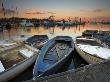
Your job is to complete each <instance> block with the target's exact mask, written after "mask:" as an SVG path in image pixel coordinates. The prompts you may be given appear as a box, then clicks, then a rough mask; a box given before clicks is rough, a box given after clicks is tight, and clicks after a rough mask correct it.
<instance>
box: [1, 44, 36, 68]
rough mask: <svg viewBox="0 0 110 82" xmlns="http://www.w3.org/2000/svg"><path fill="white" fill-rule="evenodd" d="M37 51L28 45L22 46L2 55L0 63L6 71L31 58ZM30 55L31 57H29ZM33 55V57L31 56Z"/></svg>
mask: <svg viewBox="0 0 110 82" xmlns="http://www.w3.org/2000/svg"><path fill="white" fill-rule="evenodd" d="M35 52H36V51H34V50H32V49H30V48H29V47H28V46H26V45H21V46H18V47H16V48H12V49H10V50H9V51H8V50H6V51H4V52H2V53H0V61H1V63H2V64H3V67H4V68H5V70H6V69H8V68H10V67H12V66H15V65H17V64H18V63H19V62H21V61H23V60H25V59H27V58H29V57H31V56H32V55H34V53H35ZM28 54H29V55H28ZM30 54H31V56H30Z"/></svg>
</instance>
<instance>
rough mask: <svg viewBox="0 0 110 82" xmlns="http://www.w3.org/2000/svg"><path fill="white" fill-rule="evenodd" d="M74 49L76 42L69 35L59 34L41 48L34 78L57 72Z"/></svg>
mask: <svg viewBox="0 0 110 82" xmlns="http://www.w3.org/2000/svg"><path fill="white" fill-rule="evenodd" d="M72 51H74V43H73V40H72V38H71V37H69V36H57V37H55V38H53V39H51V40H49V41H48V42H47V43H46V44H45V45H44V46H43V47H42V49H41V52H40V55H39V56H38V58H37V60H36V63H35V66H34V70H33V80H35V79H36V78H39V77H42V76H48V75H51V74H54V73H56V71H58V69H59V68H60V67H61V66H62V65H63V64H64V63H65V62H66V61H67V60H68V59H69V57H70V56H72V55H71V53H72Z"/></svg>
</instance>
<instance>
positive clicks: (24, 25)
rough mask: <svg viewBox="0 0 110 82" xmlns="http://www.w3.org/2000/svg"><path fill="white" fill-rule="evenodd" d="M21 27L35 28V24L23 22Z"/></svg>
mask: <svg viewBox="0 0 110 82" xmlns="http://www.w3.org/2000/svg"><path fill="white" fill-rule="evenodd" d="M20 25H21V26H23V27H33V26H34V24H33V23H31V22H27V20H23V21H22V22H21V23H20Z"/></svg>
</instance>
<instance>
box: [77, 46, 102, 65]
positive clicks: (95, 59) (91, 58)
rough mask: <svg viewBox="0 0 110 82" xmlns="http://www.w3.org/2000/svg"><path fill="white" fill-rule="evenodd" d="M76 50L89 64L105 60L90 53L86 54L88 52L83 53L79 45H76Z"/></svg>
mask: <svg viewBox="0 0 110 82" xmlns="http://www.w3.org/2000/svg"><path fill="white" fill-rule="evenodd" d="M75 49H76V51H77V52H78V54H79V55H80V56H81V57H82V58H83V59H84V60H85V61H87V62H88V63H89V64H94V63H97V62H100V61H103V59H101V58H99V57H96V56H93V55H91V54H89V53H86V52H84V51H82V50H81V49H80V48H79V47H78V46H77V44H75Z"/></svg>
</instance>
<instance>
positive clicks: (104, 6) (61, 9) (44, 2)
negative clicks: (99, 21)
mask: <svg viewBox="0 0 110 82" xmlns="http://www.w3.org/2000/svg"><path fill="white" fill-rule="evenodd" d="M2 2H3V4H4V8H5V12H6V17H12V16H13V13H15V14H14V16H18V17H25V18H47V17H49V16H50V15H54V16H55V18H68V17H90V18H92V17H110V0H0V17H3V11H2ZM16 7H17V10H18V15H17V13H16V11H15V10H16Z"/></svg>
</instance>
